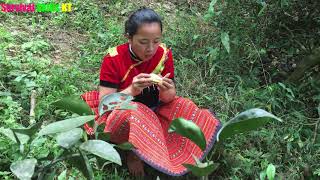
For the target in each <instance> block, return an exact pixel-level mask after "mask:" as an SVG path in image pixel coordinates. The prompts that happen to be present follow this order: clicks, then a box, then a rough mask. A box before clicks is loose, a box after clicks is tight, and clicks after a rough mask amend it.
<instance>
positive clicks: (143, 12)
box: [125, 7, 162, 37]
mask: <svg viewBox="0 0 320 180" xmlns="http://www.w3.org/2000/svg"><path fill="white" fill-rule="evenodd" d="M153 22H156V23H159V25H160V29H161V32H162V21H161V17H160V16H159V15H158V14H157V13H156V12H155V11H154V10H152V9H150V8H146V7H142V8H140V9H138V10H136V11H135V12H133V13H132V14H131V15H130V16H129V19H128V20H127V21H126V22H125V34H127V35H129V36H131V37H132V36H133V35H135V34H136V33H137V30H138V28H139V27H140V26H141V25H142V24H144V23H153Z"/></svg>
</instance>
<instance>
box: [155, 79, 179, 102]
mask: <svg viewBox="0 0 320 180" xmlns="http://www.w3.org/2000/svg"><path fill="white" fill-rule="evenodd" d="M169 76H170V73H168V74H166V75H165V76H164V77H162V82H161V83H159V84H157V86H158V89H159V98H160V100H161V101H162V102H164V103H168V102H170V101H172V100H173V99H174V98H175V96H176V87H175V85H174V82H173V80H172V79H170V78H168V77H169Z"/></svg>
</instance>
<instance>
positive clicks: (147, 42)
mask: <svg viewBox="0 0 320 180" xmlns="http://www.w3.org/2000/svg"><path fill="white" fill-rule="evenodd" d="M161 37H162V33H161V28H160V24H159V23H156V22H154V23H144V24H142V25H141V26H140V27H139V28H138V30H137V32H136V34H135V35H133V36H132V37H130V38H129V43H130V44H131V48H132V50H133V52H134V53H135V54H136V55H137V56H138V58H139V59H141V60H142V61H147V60H149V59H151V58H152V57H153V56H154V54H155V53H156V52H157V49H158V47H159V45H160V43H161Z"/></svg>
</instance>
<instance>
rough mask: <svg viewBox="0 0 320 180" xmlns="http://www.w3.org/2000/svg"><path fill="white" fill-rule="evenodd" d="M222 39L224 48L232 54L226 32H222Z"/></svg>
mask: <svg viewBox="0 0 320 180" xmlns="http://www.w3.org/2000/svg"><path fill="white" fill-rule="evenodd" d="M220 38H221V42H222V44H223V46H224V47H225V48H226V50H227V52H228V53H230V43H229V40H230V39H229V34H228V33H226V32H222V33H221V36H220Z"/></svg>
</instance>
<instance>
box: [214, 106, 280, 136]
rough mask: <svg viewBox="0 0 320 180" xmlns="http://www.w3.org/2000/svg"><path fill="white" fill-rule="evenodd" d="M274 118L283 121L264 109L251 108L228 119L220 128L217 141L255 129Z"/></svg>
mask: <svg viewBox="0 0 320 180" xmlns="http://www.w3.org/2000/svg"><path fill="white" fill-rule="evenodd" d="M273 120H278V121H280V122H282V120H281V119H279V118H278V117H276V116H274V115H273V114H271V113H268V112H267V111H265V110H263V109H258V108H254V109H249V110H247V111H244V112H242V113H240V114H239V115H237V116H236V117H234V118H233V119H231V120H230V121H228V122H227V123H226V124H225V125H224V126H223V127H222V128H221V129H220V130H219V132H218V134H217V141H220V140H225V139H226V138H228V137H230V136H232V135H234V134H238V133H244V132H247V131H251V130H255V129H257V128H258V127H260V126H263V125H265V124H266V123H268V122H270V121H273Z"/></svg>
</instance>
